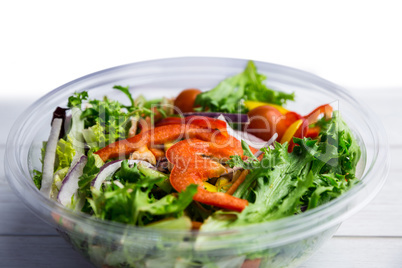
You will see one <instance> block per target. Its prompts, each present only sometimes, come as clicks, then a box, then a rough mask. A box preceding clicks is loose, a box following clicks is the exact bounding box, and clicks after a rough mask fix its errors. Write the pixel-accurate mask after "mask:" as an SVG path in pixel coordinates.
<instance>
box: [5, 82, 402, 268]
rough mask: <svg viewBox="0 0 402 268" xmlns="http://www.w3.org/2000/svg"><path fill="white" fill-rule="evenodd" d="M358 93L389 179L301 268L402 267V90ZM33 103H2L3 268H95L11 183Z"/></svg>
mask: <svg viewBox="0 0 402 268" xmlns="http://www.w3.org/2000/svg"><path fill="white" fill-rule="evenodd" d="M352 94H353V95H354V96H355V97H357V98H359V99H360V100H362V101H363V102H364V103H366V104H367V105H368V106H370V108H371V109H372V110H373V111H374V112H375V113H377V115H379V116H380V117H381V118H382V121H383V124H384V127H385V128H386V131H387V133H388V137H389V143H390V156H391V169H390V173H389V176H388V180H387V182H386V184H385V186H384V187H383V189H382V190H381V192H380V193H379V194H378V195H377V196H376V198H375V199H374V200H373V201H372V202H371V203H370V204H369V205H368V206H366V207H365V208H364V209H362V210H361V211H360V212H358V213H357V214H355V215H354V216H352V217H351V218H349V219H348V220H346V221H345V222H344V223H343V224H342V225H341V227H340V228H339V229H338V231H337V232H336V234H335V236H334V237H333V238H332V239H330V240H329V241H328V242H327V243H326V244H325V245H324V246H323V247H322V248H321V249H320V250H319V251H318V252H317V253H315V254H314V255H313V256H312V257H311V259H310V260H309V261H308V262H306V263H305V264H303V265H302V266H301V267H309V268H321V267H365V268H369V267H376V268H377V267H387V268H388V267H402V179H401V174H402V157H401V155H402V138H400V133H402V119H401V116H400V115H401V114H402V104H401V103H402V88H395V89H364V90H363V89H355V90H353V91H352ZM29 103H30V100H25V101H24V100H23V101H21V100H18V101H13V100H0V116H1V121H2V127H1V129H0V163H1V164H0V267H5V268H6V267H75V268H79V267H92V265H91V264H90V263H88V262H87V261H86V260H84V259H83V258H82V257H81V256H80V255H79V254H78V253H77V252H75V251H74V250H73V249H72V248H71V246H70V245H69V244H67V242H65V241H64V240H63V239H62V238H61V237H59V235H58V234H57V233H56V231H55V230H54V229H52V228H51V227H49V226H48V225H47V224H46V223H44V222H43V221H42V220H40V219H39V218H37V217H36V216H35V215H34V214H33V213H32V212H30V211H29V210H28V209H27V208H26V207H25V206H24V204H23V203H22V201H20V200H19V199H18V198H17V196H16V195H15V194H14V193H13V192H12V190H11V189H10V188H9V186H8V184H7V182H6V179H5V174H4V164H3V163H4V151H5V144H6V138H7V135H8V132H9V129H10V128H11V125H12V124H13V122H14V120H15V119H16V118H17V116H18V115H19V113H20V112H21V111H22V110H23V109H24V108H25V107H27V106H26V105H27V104H29Z"/></svg>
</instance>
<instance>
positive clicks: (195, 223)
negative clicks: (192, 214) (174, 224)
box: [191, 221, 202, 230]
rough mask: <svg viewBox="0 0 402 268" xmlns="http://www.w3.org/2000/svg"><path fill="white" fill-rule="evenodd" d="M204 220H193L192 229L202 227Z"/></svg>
mask: <svg viewBox="0 0 402 268" xmlns="http://www.w3.org/2000/svg"><path fill="white" fill-rule="evenodd" d="M201 225H202V222H199V221H191V229H192V230H199V229H200V228H201Z"/></svg>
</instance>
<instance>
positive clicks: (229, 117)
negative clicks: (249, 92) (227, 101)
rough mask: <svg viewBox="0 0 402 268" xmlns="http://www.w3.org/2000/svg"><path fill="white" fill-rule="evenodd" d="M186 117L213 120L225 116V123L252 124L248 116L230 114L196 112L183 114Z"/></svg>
mask: <svg viewBox="0 0 402 268" xmlns="http://www.w3.org/2000/svg"><path fill="white" fill-rule="evenodd" d="M183 115H184V117H187V116H193V115H197V116H206V117H211V118H218V117H220V116H223V117H224V118H225V121H228V122H230V123H235V124H248V123H249V122H250V120H249V118H248V115H247V114H230V113H217V112H194V113H183Z"/></svg>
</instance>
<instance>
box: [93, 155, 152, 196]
mask: <svg viewBox="0 0 402 268" xmlns="http://www.w3.org/2000/svg"><path fill="white" fill-rule="evenodd" d="M121 162H123V160H116V161H112V162H109V163H106V164H104V165H103V166H102V167H101V168H100V171H99V173H98V175H97V176H96V177H95V179H93V181H92V182H91V186H93V187H94V188H95V189H97V190H99V189H100V188H101V186H102V183H103V182H104V181H105V180H106V179H107V178H108V177H110V176H111V175H112V174H113V173H115V172H116V170H118V169H119V168H120V167H121ZM134 163H141V164H142V165H144V166H145V167H148V168H151V167H153V166H152V165H151V164H150V163H148V162H146V161H142V160H128V164H129V165H134Z"/></svg>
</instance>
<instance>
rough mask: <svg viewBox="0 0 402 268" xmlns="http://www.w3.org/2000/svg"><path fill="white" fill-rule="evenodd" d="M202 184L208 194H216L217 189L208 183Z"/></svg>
mask: <svg viewBox="0 0 402 268" xmlns="http://www.w3.org/2000/svg"><path fill="white" fill-rule="evenodd" d="M203 184H204V188H205V190H207V191H208V192H213V193H216V192H217V191H218V189H217V188H216V186H215V185H212V184H210V183H209V182H206V181H204V182H203Z"/></svg>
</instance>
